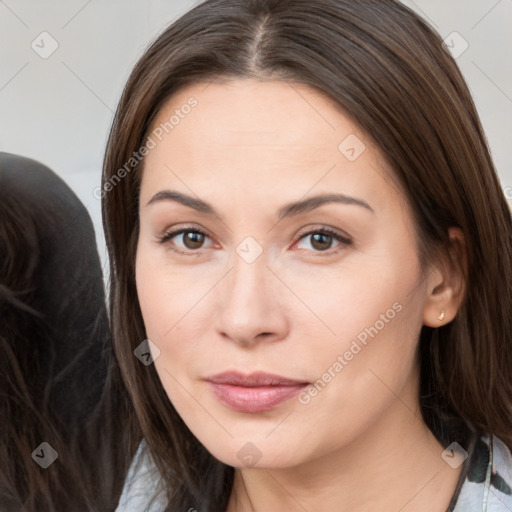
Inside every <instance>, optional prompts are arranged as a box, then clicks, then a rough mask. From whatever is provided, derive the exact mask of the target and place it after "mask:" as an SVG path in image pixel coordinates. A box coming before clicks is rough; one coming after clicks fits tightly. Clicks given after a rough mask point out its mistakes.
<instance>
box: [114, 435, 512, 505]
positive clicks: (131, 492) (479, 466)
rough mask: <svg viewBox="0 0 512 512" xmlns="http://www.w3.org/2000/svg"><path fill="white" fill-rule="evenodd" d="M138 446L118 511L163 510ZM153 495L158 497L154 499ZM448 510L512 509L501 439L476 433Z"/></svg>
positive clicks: (510, 467)
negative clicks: (491, 439) (491, 440)
mask: <svg viewBox="0 0 512 512" xmlns="http://www.w3.org/2000/svg"><path fill="white" fill-rule="evenodd" d="M145 447H146V445H145V443H144V441H143V442H142V443H141V445H140V446H139V449H138V451H137V454H136V455H135V458H134V462H133V464H132V467H131V468H130V472H129V473H128V478H127V480H126V484H125V487H124V490H123V494H122V496H121V500H120V502H119V505H118V507H117V509H116V512H163V511H164V510H165V501H164V499H163V495H162V494H159V493H158V482H159V478H158V471H157V469H156V467H155V465H154V463H153V462H152V459H151V456H150V455H149V453H148V452H147V450H146V449H145ZM152 498H155V500H154V501H153V502H151V500H152ZM446 512H512V455H511V453H510V450H509V449H508V448H507V446H506V445H505V444H504V443H503V442H502V441H501V440H500V439H498V438H496V437H493V442H492V444H491V443H490V437H489V436H480V437H479V436H476V435H475V436H474V439H473V443H472V448H471V449H470V451H469V453H468V458H467V459H466V461H465V462H464V467H463V471H462V473H461V476H460V480H459V484H458V485H457V490H456V491H455V493H454V496H453V499H452V505H451V506H450V507H449V508H448V510H447V511H446Z"/></svg>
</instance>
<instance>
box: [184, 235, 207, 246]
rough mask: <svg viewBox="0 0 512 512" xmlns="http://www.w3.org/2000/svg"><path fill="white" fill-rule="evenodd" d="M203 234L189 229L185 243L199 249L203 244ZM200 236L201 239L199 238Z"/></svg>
mask: <svg viewBox="0 0 512 512" xmlns="http://www.w3.org/2000/svg"><path fill="white" fill-rule="evenodd" d="M202 236H203V235H202V234H201V233H195V232H193V231H188V232H187V236H186V237H185V245H187V247H188V248H189V249H197V248H198V247H200V246H201V243H202V238H201V237H202ZM198 238H199V240H198ZM189 243H190V244H191V245H192V247H190V246H189Z"/></svg>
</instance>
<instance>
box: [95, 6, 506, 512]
mask: <svg viewBox="0 0 512 512" xmlns="http://www.w3.org/2000/svg"><path fill="white" fill-rule="evenodd" d="M101 195H102V198H103V222H104V227H105V232H106V238H107V245H108V250H109V256H110V260H111V267H112V271H111V282H110V288H111V299H110V300H111V302H110V311H111V317H112V322H113V342H114V347H115V351H116V355H117V358H118V360H119V363H120V366H121V371H122V374H123V377H124V380H125V383H126V385H127V387H128V389H129V392H130V395H131V397H132V400H133V402H134V408H135V411H136V415H137V418H138V421H139V423H140V427H141V432H139V431H138V428H137V426H135V424H134V426H133V436H132V439H133V443H134V445H135V444H138V443H139V441H141V437H143V442H142V443H141V444H140V446H139V452H138V455H137V458H136V460H135V461H134V463H133V468H132V473H131V475H130V478H129V479H128V481H127V484H126V487H125V492H124V495H123V498H122V499H121V503H120V506H119V508H118V510H134V509H137V510H139V509H143V507H150V506H153V509H154V510H163V509H165V510H169V511H178V510H198V511H215V512H218V511H228V512H235V511H236V512H239V511H265V512H269V511H270V512H273V511H276V510H293V511H295V510H315V511H332V510H350V511H352V512H354V511H356V512H357V511H363V510H414V511H420V512H421V511H429V512H432V511H440V512H441V511H447V510H449V511H454V510H455V511H457V512H460V511H469V510H471V511H473V510H488V511H491V510H500V511H501V510H509V509H510V508H511V507H512V501H511V500H512V496H511V494H512V491H511V489H510V487H511V484H512V474H511V472H512V461H511V456H510V448H511V447H512V428H511V427H512V402H511V396H512V375H511V370H510V360H511V359H512V343H511V341H510V337H509V333H510V331H511V330H512V315H511V310H512V268H511V254H512V253H511V248H512V245H511V243H512V239H511V235H512V222H511V215H510V211H509V209H508V206H507V203H506V201H505V198H504V195H503V192H502V190H501V188H500V183H499V180H498V177H497V174H496V171H495V169H494V167H493V163H492V161H491V157H490V155H489V151H488V148H487V146H486V143H485V136H484V134H483V131H482V127H481V124H480V121H479V119H478V115H477V113H476V110H475V107H474V104H473V102H472V100H471V97H470V94H469V92H468V88H467V86H466V84H465V82H464V80H463V78H462V76H461V74H460V72H459V70H458V68H457V66H456V64H455V62H454V60H453V58H452V57H451V56H450V55H449V54H448V53H447V52H446V51H445V49H444V48H443V47H442V41H441V39H440V37H439V36H438V35H437V34H435V33H434V32H433V31H432V29H430V28H429V27H428V26H427V25H426V24H425V23H424V22H423V21H422V20H421V19H420V18H419V17H418V16H417V15H415V14H414V13H413V12H411V11H410V10H409V9H408V8H406V7H404V6H403V5H401V4H400V3H398V2H395V1H392V0H385V1H382V0H379V1H377V0H364V1H361V2H351V1H349V0H315V1H310V0H308V1H306V0H293V1H292V0H284V1H283V0H280V1H277V0H252V1H249V2H247V1H246V0H208V1H206V2H204V3H202V4H200V5H198V6H197V7H195V8H194V9H192V10H191V11H190V12H189V13H187V14H186V15H184V16H183V17H182V18H181V19H179V20H178V21H177V22H175V23H174V24H172V25H171V26H170V27H169V28H167V29H166V30H165V31H164V33H163V34H162V35H161V36H160V37H159V38H158V39H157V40H156V41H155V42H154V43H153V44H152V45H151V47H150V48H149V49H148V50H147V51H146V53H145V54H144V55H143V57H142V58H141V59H140V61H139V62H138V64H137V65H136V66H135V69H134V70H133V72H132V74H131V76H130V78H129V80H128V83H127V85H126V87H125V90H124V92H123V95H122V98H121V100H120V103H119V106H118V110H117V112H116V116H115V120H114V124H113V127H112V130H111V134H110V138H109V142H108V146H107V150H106V155H105V162H104V171H103V184H102V190H101ZM132 448H133V447H132ZM153 498H154V499H153ZM135 503H137V505H135ZM507 507H508V508H507ZM153 509H152V510H153Z"/></svg>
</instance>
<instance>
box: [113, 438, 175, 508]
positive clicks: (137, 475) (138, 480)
mask: <svg viewBox="0 0 512 512" xmlns="http://www.w3.org/2000/svg"><path fill="white" fill-rule="evenodd" d="M165 504H166V500H165V495H164V492H163V487H162V481H161V478H160V473H159V472H158V469H157V467H156V465H155V463H154V461H153V459H152V457H151V454H150V453H149V449H148V447H147V444H146V442H145V441H142V442H141V444H140V445H139V448H138V450H137V452H136V454H135V457H134V458H133V461H132V464H131V466H130V469H129V471H128V475H127V477H126V481H125V484H124V488H123V492H122V495H121V498H120V500H119V504H118V506H117V508H116V511H115V512H135V511H136V512H162V511H163V510H164V509H165Z"/></svg>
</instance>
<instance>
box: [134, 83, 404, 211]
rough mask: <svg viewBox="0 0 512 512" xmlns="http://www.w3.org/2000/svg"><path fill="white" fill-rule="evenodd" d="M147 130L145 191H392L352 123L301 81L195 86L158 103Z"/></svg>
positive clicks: (375, 153)
mask: <svg viewBox="0 0 512 512" xmlns="http://www.w3.org/2000/svg"><path fill="white" fill-rule="evenodd" d="M190 105H194V106H193V107H190ZM148 133H149V135H150V137H152V138H153V140H154V142H155V147H154V149H152V150H151V151H150V152H149V154H148V155H147V157H146V158H145V164H144V176H143V180H142V193H143V194H145V193H146V189H153V190H154V189H156V188H157V187H158V186H162V185H163V184H164V183H165V184H166V185H169V186H173V185H176V186H178V187H179V188H183V185H184V184H185V180H186V182H187V183H189V184H193V186H194V187H195V188H196V191H197V193H198V194H199V193H200V192H201V193H202V194H203V195H204V194H205V193H206V194H208V192H209V193H212V192H214V191H216V190H217V191H219V193H221V192H222V191H224V192H225V191H226V189H229V190H233V189H237V190H242V189H244V188H245V189H246V188H247V185H249V184H250V185H251V187H252V192H253V193H254V194H257V191H258V190H260V189H266V191H267V197H268V192H269V191H270V189H272V190H279V191H283V192H284V191H285V190H293V191H294V192H293V194H294V196H297V194H299V195H303V194H306V193H307V191H308V190H311V189H313V188H315V190H314V192H320V191H322V192H324V191H326V190H328V189H330V188H331V187H335V188H338V189H339V188H340V186H341V188H342V189H343V192H345V193H350V192H353V193H354V194H355V193H356V192H357V194H359V195H361V194H366V195H374V193H375V192H376V190H378V189H379V190H380V195H381V196H382V194H383V189H382V185H383V182H384V184H385V185H386V186H388V187H389V186H390V185H391V186H392V187H391V188H395V192H396V188H397V187H396V184H395V185H394V186H393V181H394V180H393V179H392V175H391V173H389V171H388V169H387V165H386V163H385V159H384V158H383V155H382V154H381V152H380V151H379V150H378V148H376V147H375V146H374V144H373V143H372V141H371V140H369V138H368V137H367V136H366V135H365V134H364V133H363V132H362V131H361V129H360V128H359V127H358V126H357V124H356V123H355V122H354V121H353V120H352V119H351V118H350V117H349V116H347V115H346V114H345V113H344V112H343V110H342V109H341V108H340V107H339V106H338V105H337V104H336V103H335V102H334V101H333V100H331V99H330V98H329V97H327V96H326V95H323V94H322V93H320V92H318V91H316V90H315V89H312V88H310V87H308V86H305V85H303V84H296V83H287V82H281V81H266V82H263V81H258V80H253V79H243V80H229V81H223V82H217V81H214V82H211V83H206V82H203V83H195V84H192V85H190V86H187V87H185V88H183V89H181V90H180V91H179V92H177V93H176V94H174V95H173V96H172V97H171V98H170V99H169V100H168V101H167V102H166V103H165V104H164V106H163V108H162V109H161V110H160V111H159V112H158V114H157V116H156V118H155V120H154V121H153V123H152V126H151V128H150V130H149V132H148ZM347 150H348V151H349V152H348V153H347ZM354 156H355V157H356V158H354ZM180 177H181V178H182V179H181V180H180ZM180 181H181V182H180ZM320 188H322V190H320ZM389 192H392V190H390V191H389ZM148 193H149V192H148ZM374 200H376V201H379V199H378V198H376V199H374Z"/></svg>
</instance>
